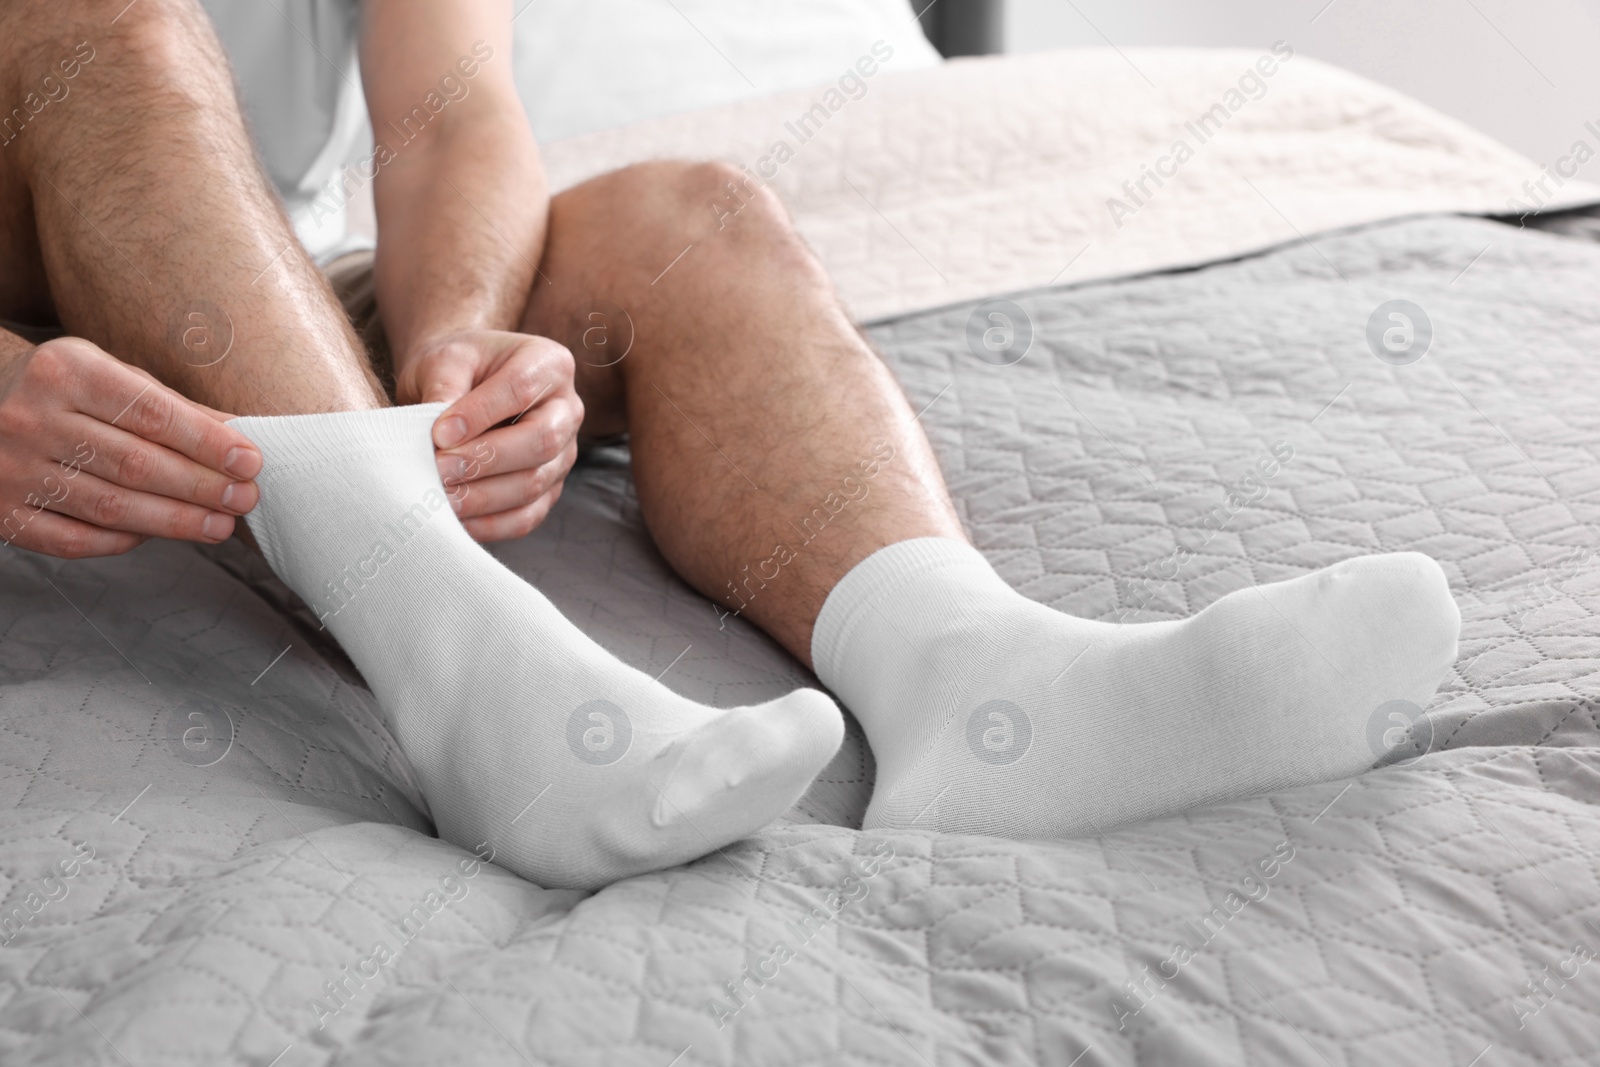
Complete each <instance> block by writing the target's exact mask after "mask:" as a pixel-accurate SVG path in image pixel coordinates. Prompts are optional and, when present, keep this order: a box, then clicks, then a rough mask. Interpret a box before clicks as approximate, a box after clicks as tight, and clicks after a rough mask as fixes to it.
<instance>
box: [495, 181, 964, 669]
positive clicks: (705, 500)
mask: <svg viewBox="0 0 1600 1067" xmlns="http://www.w3.org/2000/svg"><path fill="white" fill-rule="evenodd" d="M541 271H542V273H543V275H544V276H546V277H547V278H548V281H544V280H540V281H537V282H536V283H535V285H534V289H533V293H532V296H531V298H530V301H529V306H528V311H527V315H526V318H525V321H524V324H523V329H524V330H525V331H526V332H529V333H537V334H541V335H543V336H547V337H553V338H554V339H556V340H558V341H561V342H562V343H563V344H566V345H567V346H568V347H569V348H571V349H572V352H573V354H574V356H576V357H577V358H576V362H577V383H578V391H579V394H580V396H581V397H582V399H583V402H584V408H585V411H586V416H585V420H584V432H585V434H586V435H602V434H608V433H614V432H617V431H619V430H622V429H627V430H628V431H629V433H630V435H631V439H632V444H633V465H634V474H635V480H636V481H637V483H638V489H639V500H640V504H641V507H642V508H643V511H644V517H645V521H646V523H647V524H648V525H649V527H650V532H651V534H652V535H653V536H654V538H655V540H656V543H657V545H659V546H660V548H661V551H662V553H663V555H665V556H666V558H667V560H668V561H669V562H670V563H671V564H672V565H673V567H674V568H675V569H676V570H677V571H678V573H679V574H681V575H683V576H684V578H685V579H686V580H687V581H689V582H690V583H691V584H692V585H694V586H695V588H697V589H699V590H700V591H701V592H703V593H705V594H706V595H707V596H709V597H711V598H712V599H714V600H716V601H718V602H719V603H722V604H724V605H726V606H727V609H728V610H729V611H741V612H742V614H744V615H745V616H746V617H748V618H749V619H750V620H751V621H753V622H755V623H756V624H757V625H759V626H761V627H762V628H763V629H764V630H766V631H767V632H768V633H769V634H771V635H772V636H773V637H774V638H776V639H777V640H778V641H779V642H780V643H782V644H783V645H784V646H785V647H786V648H788V650H789V651H790V652H791V653H793V654H794V655H795V656H796V657H797V658H799V659H800V660H802V661H804V662H806V663H809V662H810V660H811V630H812V624H813V623H814V622H815V621H816V617H817V613H818V612H819V611H820V610H821V607H822V603H823V601H824V600H825V599H826V598H827V595H828V592H829V590H831V589H832V588H833V586H834V584H835V583H837V582H838V580H839V579H840V578H841V577H842V576H843V575H844V574H845V573H846V572H847V571H849V570H850V568H851V567H853V566H854V565H855V564H856V563H858V562H860V561H861V560H862V559H864V558H866V557H867V556H869V555H871V554H872V552H874V551H875V550H876V549H878V548H881V547H883V546H884V545H888V544H893V543H895V542H898V541H902V540H906V539H908V538H913V537H948V538H957V539H964V538H965V534H964V533H963V531H962V529H961V524H960V522H959V520H958V519H957V518H956V515H955V510H954V508H953V507H952V505H951V503H950V498H949V495H948V493H947V492H946V490H945V487H944V482H943V480H942V478H941V476H940V473H939V468H938V464H937V462H936V461H935V460H934V457H933V454H932V452H931V450H930V449H929V447H928V442H927V439H926V438H925V437H924V436H923V433H922V430H921V427H920V424H919V423H918V422H917V421H916V419H915V413H914V412H913V411H912V410H911V409H910V407H909V406H908V405H907V403H906V400H905V397H904V395H903V394H902V393H901V391H900V388H899V386H898V384H897V383H896V382H895V381H894V379H893V377H892V376H891V375H890V373H889V371H888V369H887V368H886V367H884V365H883V364H882V362H881V361H880V360H879V359H878V358H877V356H876V355H875V354H874V353H873V351H872V349H871V348H870V347H869V346H868V345H867V343H866V341H865V340H864V339H863V338H862V336H861V334H860V333H859V332H857V330H856V329H855V327H854V326H853V325H852V324H851V321H850V319H849V317H848V315H847V314H846V313H845V311H844V309H843V308H842V307H841V306H840V304H839V301H838V299H837V297H836V296H835V295H834V292H833V289H832V286H831V285H830V283H829V281H828V279H827V276H826V275H825V274H824V273H823V270H822V267H821V265H820V264H819V263H818V262H817V261H816V259H815V258H814V257H813V256H812V255H811V253H810V252H809V251H808V250H807V249H806V247H805V245H804V243H803V242H802V241H801V239H800V238H799V237H798V236H797V235H796V234H795V232H794V229H793V226H792V225H791V223H790V221H789V218H788V215H787V214H786V213H785V211H784V209H783V207H782V205H781V204H780V203H779V202H778V200H777V198H776V197H775V196H774V195H772V194H771V193H770V192H767V191H765V190H763V189H759V188H756V187H755V186H754V185H753V184H749V183H747V181H746V178H745V176H744V175H743V173H742V172H740V171H738V170H737V169H735V168H733V167H729V166H726V165H723V164H716V163H703V164H688V163H673V162H663V163H650V164H644V165H640V166H635V167H630V168H627V169H625V170H622V171H618V172H615V173H613V174H608V175H605V176H602V177H600V178H596V179H594V180H592V181H589V182H586V183H584V184H583V185H580V186H577V187H576V188H573V189H571V190H568V191H566V192H564V193H562V194H560V195H559V196H557V197H555V199H554V200H553V202H552V204H551V208H550V227H549V233H548V237H547V238H546V246H545V258H544V262H543V264H542V265H541ZM623 352H626V355H623ZM780 546H781V547H780Z"/></svg>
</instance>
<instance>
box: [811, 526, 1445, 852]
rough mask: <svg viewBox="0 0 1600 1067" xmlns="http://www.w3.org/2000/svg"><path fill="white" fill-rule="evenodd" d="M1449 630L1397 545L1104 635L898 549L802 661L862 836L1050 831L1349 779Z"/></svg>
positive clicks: (1430, 566)
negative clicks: (839, 758) (860, 783)
mask: <svg viewBox="0 0 1600 1067" xmlns="http://www.w3.org/2000/svg"><path fill="white" fill-rule="evenodd" d="M1460 624H1461V617H1460V613H1459V611H1458V610H1457V608H1456V605H1455V601H1454V600H1453V599H1452V598H1451V596H1450V590H1449V586H1448V584H1447V583H1446V581H1445V577H1444V574H1443V572H1442V571H1441V570H1440V569H1439V565H1438V564H1437V563H1435V562H1434V561H1433V560H1431V559H1429V558H1428V557H1427V556H1423V555H1420V554H1418V553H1413V552H1406V553H1395V554H1391V555H1382V556H1366V557H1361V558H1357V559H1350V560H1346V561H1344V562H1343V563H1339V564H1336V565H1334V566H1332V567H1328V568H1326V569H1324V570H1321V571H1317V572H1315V573H1313V574H1307V575H1304V576H1302V577H1299V578H1293V579H1290V580H1288V581H1283V582H1276V583H1273V584H1270V585H1263V586H1257V587H1255V588H1251V589H1242V590H1239V591H1237V592H1234V593H1231V594H1229V595H1228V596H1225V597H1223V598H1222V599H1221V600H1219V601H1217V602H1216V603H1214V604H1212V605H1210V606H1209V607H1207V608H1206V609H1205V610H1203V611H1201V612H1199V613H1198V614H1196V615H1194V616H1192V617H1191V618H1188V619H1183V620H1178V621H1172V622H1155V623H1143V624H1132V625H1116V624H1110V623H1101V622H1094V621H1090V620H1085V619H1079V618H1075V617H1073V616H1070V615H1065V614H1062V613H1061V612H1058V611H1055V610H1053V609H1051V608H1047V607H1045V606H1044V605H1042V604H1039V603H1037V602H1035V601H1032V600H1029V599H1028V598H1027V597H1025V596H1023V595H1021V594H1020V593H1018V592H1016V591H1015V590H1013V589H1012V588H1011V587H1010V586H1008V585H1007V584H1006V583H1005V581H1004V580H1003V579H1002V578H1001V577H1000V576H999V575H998V574H996V573H995V571H994V569H993V568H992V567H991V566H990V565H989V563H988V562H987V561H986V560H985V559H984V557H983V556H982V554H981V553H979V552H978V550H977V549H975V548H973V547H971V546H970V545H967V544H964V543H962V542H960V541H955V540H949V539H944V538H918V539H915V540H909V541H902V542H899V543H898V544H893V545H890V546H888V547H886V548H883V549H880V550H879V551H877V552H875V553H874V554H873V555H871V556H869V557H868V558H867V559H865V560H863V561H862V562H861V563H860V564H858V565H857V566H856V567H855V568H853V569H852V570H851V571H850V572H849V573H848V574H846V575H845V577H844V578H843V579H842V580H841V581H840V582H839V584H838V585H837V586H835V587H834V589H833V591H832V592H831V593H830V594H829V596H828V599H827V601H826V602H825V603H824V605H823V608H822V612H821V614H820V615H819V617H818V619H817V624H816V629H815V631H814V633H813V636H812V658H813V660H814V661H815V668H816V673H817V676H818V677H819V678H820V679H822V681H823V682H824V684H826V685H827V686H828V687H829V688H830V689H832V690H833V692H834V693H835V694H837V695H838V697H839V698H840V700H841V701H842V702H843V703H844V705H845V706H846V707H848V708H849V709H850V710H851V711H852V712H853V713H854V714H855V715H856V717H857V718H858V719H860V720H861V725H862V727H863V728H864V730H865V732H866V735H867V740H868V741H869V742H870V743H871V745H872V750H873V753H874V754H875V755H876V757H877V761H878V780H877V787H876V791H875V792H874V794H873V798H872V804H871V806H870V807H869V809H868V811H867V818H866V827H867V828H869V829H872V828H878V827H908V826H913V825H914V826H916V827H918V828H925V829H938V830H945V831H952V832H965V833H986V834H996V835H1002V836H1010V837H1017V836H1023V837H1067V836H1080V835H1085V834H1091V833H1098V832H1099V831H1101V830H1105V829H1109V828H1111V827H1112V826H1116V825H1119V824H1124V823H1129V822H1133V821H1135V820H1139V819H1147V818H1152V817H1157V816H1161V815H1167V814H1172V813H1175V812H1178V811H1182V810H1185V809H1187V808H1190V807H1195V806H1198V805H1201V804H1205V803H1210V802H1214V801H1220V800H1226V799H1233V798H1237V797H1242V796H1248V795H1253V794H1257V793H1262V792H1267V791H1269V790H1274V789H1281V788H1287V787H1292V786H1297V785H1304V784H1309V783H1312V782H1319V781H1329V780H1332V779H1335V778H1342V777H1346V776H1348V775H1351V774H1355V773H1358V772H1360V771H1361V770H1363V769H1365V768H1367V767H1370V766H1371V765H1372V764H1373V762H1374V761H1375V759H1376V758H1377V757H1378V756H1379V755H1381V752H1376V751H1374V749H1373V747H1372V745H1371V744H1370V743H1369V740H1368V736H1369V728H1368V723H1369V720H1370V719H1371V717H1372V715H1373V712H1374V710H1375V709H1377V708H1378V707H1379V706H1380V705H1383V704H1385V703H1387V702H1389V701H1392V700H1405V701H1409V702H1411V703H1413V704H1415V705H1418V706H1423V707H1425V706H1426V705H1427V703H1428V700H1429V698H1430V697H1431V696H1432V695H1433V692H1434V689H1435V687H1436V686H1437V685H1438V683H1439V681H1440V679H1441V678H1442V677H1443V675H1444V673H1445V671H1446V670H1448V669H1449V667H1450V665H1451V664H1452V663H1454V662H1455V656H1456V638H1457V636H1458V634H1459V631H1460Z"/></svg>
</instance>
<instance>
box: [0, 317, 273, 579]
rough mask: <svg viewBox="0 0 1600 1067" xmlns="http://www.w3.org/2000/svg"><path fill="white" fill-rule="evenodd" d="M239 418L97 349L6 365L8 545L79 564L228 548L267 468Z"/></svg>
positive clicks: (75, 347) (2, 455) (60, 344)
mask: <svg viewBox="0 0 1600 1067" xmlns="http://www.w3.org/2000/svg"><path fill="white" fill-rule="evenodd" d="M228 417H229V416H227V415H226V414H224V413H222V412H220V411H212V410H211V409H210V408H207V407H204V406H202V405H200V404H196V403H194V402H193V401H190V400H186V399H185V398H184V397H183V396H181V395H180V394H178V393H175V392H173V391H172V390H171V389H168V388H167V387H166V386H164V385H162V384H161V383H160V382H158V381H156V380H155V379H154V378H152V377H151V376H150V375H148V374H146V373H145V372H144V371H142V370H137V369H135V368H133V367H129V366H127V365H125V364H123V363H120V362H118V361H117V360H116V359H114V358H112V357H111V356H109V355H107V354H106V353H105V352H103V351H101V350H100V349H99V348H97V347H95V346H94V345H93V344H91V343H90V342H88V341H84V340H81V339H79V338H76V337H65V338H61V339H60V340H56V341H47V342H45V343H44V344H42V345H39V346H38V347H37V348H34V349H32V350H31V351H29V352H27V353H25V354H24V355H22V356H21V357H19V358H18V359H17V360H16V361H15V362H13V363H12V364H11V365H10V366H7V367H3V368H0V541H3V542H5V543H7V544H15V545H18V546H20V547H22V548H29V549H32V550H34V551H35V552H43V553H45V554H46V555H51V556H61V557H64V558H67V559H77V558H80V557H83V556H112V555H116V554H118V553H121V552H126V551H128V550H129V549H131V548H133V547H135V546H136V545H139V544H141V543H143V542H144V541H145V540H147V539H148V538H150V537H172V538H177V539H179V540H184V541H202V542H206V543H209V544H215V543H216V542H218V541H223V540H226V539H227V538H228V537H229V536H230V535H231V534H232V533H233V524H234V516H235V515H243V514H244V513H245V512H247V511H249V510H250V509H251V508H253V507H255V506H256V499H257V490H256V486H255V483H254V482H252V481H251V480H250V479H252V478H254V477H255V476H256V474H257V473H258V472H259V471H260V470H261V453H260V452H259V451H257V449H256V447H255V445H253V444H251V443H250V440H249V438H247V437H245V436H244V435H243V434H241V433H239V432H237V431H236V430H233V429H230V428H229V427H228V426H225V425H224V424H223V422H222V421H221V420H223V419H226V418H228Z"/></svg>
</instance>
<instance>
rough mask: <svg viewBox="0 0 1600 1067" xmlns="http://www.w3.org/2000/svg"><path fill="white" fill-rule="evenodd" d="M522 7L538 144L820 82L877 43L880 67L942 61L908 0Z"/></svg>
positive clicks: (581, 0) (619, 1)
mask: <svg viewBox="0 0 1600 1067" xmlns="http://www.w3.org/2000/svg"><path fill="white" fill-rule="evenodd" d="M515 2H516V3H517V4H518V5H526V6H525V7H519V9H520V10H521V12H522V13H521V14H520V15H518V16H517V17H516V23H515V33H516V37H515V50H516V51H515V57H514V65H515V68H516V79H517V90H518V92H519V93H520V94H521V96H522V102H523V106H524V107H526V108H527V111H528V117H529V119H530V120H531V121H532V123H533V132H534V134H535V136H537V137H538V138H539V139H540V140H542V141H549V140H556V139H557V138H562V137H574V136H577V135H578V134H583V133H591V132H594V131H596V130H604V129H610V128H612V127H616V126H624V125H627V124H628V123H630V122H639V121H642V120H644V119H650V118H656V117H658V116H661V115H671V114H675V113H677V112H680V111H691V110H694V109H695V108H702V107H711V106H714V105H717V104H726V103H730V102H732V101H735V100H743V99H746V98H748V97H754V96H762V95H765V94H767V93H774V92H780V91H782V90H785V89H800V88H804V87H806V86H809V85H820V84H822V83H824V82H829V81H833V80H835V79H837V78H838V77H839V76H840V75H841V74H842V73H844V71H845V70H846V69H847V68H849V67H852V66H854V65H855V62H856V60H858V59H860V58H861V57H862V56H866V55H870V54H871V49H872V46H873V44H875V43H877V42H879V41H882V42H884V44H885V45H887V46H888V47H889V48H890V49H892V50H893V56H892V58H891V59H889V60H888V61H887V62H884V63H883V64H882V69H884V70H887V71H900V70H920V69H923V68H925V67H931V66H936V65H937V64H938V63H939V62H940V58H939V53H938V52H937V51H935V50H934V48H933V46H932V45H931V44H929V43H928V40H927V38H926V37H924V36H923V34H922V29H921V27H920V26H918V24H917V22H916V19H915V18H914V17H913V14H912V10H911V4H910V2H909V0H515ZM880 50H881V47H880Z"/></svg>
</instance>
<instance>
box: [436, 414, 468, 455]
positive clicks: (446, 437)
mask: <svg viewBox="0 0 1600 1067" xmlns="http://www.w3.org/2000/svg"><path fill="white" fill-rule="evenodd" d="M433 439H434V441H436V442H438V445H439V447H440V448H452V447H454V446H455V445H459V444H460V443H461V442H462V441H465V440H466V439H467V420H466V419H463V418H462V417H461V416H459V415H452V416H451V417H450V418H448V419H445V420H444V421H443V422H441V423H440V424H439V425H438V426H437V427H436V428H435V429H434V431H433Z"/></svg>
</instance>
